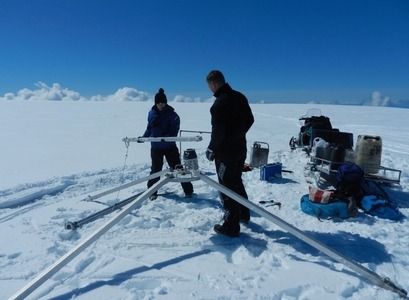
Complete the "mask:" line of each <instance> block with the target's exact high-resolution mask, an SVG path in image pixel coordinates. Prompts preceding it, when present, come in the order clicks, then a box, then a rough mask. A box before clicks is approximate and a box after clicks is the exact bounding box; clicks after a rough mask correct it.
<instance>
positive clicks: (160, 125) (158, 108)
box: [143, 88, 193, 200]
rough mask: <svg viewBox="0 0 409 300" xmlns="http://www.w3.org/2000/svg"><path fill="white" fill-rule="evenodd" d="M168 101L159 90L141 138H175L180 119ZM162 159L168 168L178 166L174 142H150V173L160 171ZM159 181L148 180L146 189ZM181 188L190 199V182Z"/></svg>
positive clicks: (183, 184) (184, 183)
mask: <svg viewBox="0 0 409 300" xmlns="http://www.w3.org/2000/svg"><path fill="white" fill-rule="evenodd" d="M167 103H168V99H167V97H166V94H165V91H164V90H163V89H162V88H160V89H159V92H158V93H157V94H156V95H155V105H154V106H152V109H151V110H150V111H149V113H148V125H147V128H146V130H145V133H144V134H143V137H170V136H177V134H178V132H179V127H180V118H179V116H178V114H177V113H176V112H175V110H174V108H173V107H172V106H170V105H168V104H167ZM163 157H165V158H166V161H167V162H168V165H169V167H170V168H172V169H174V168H175V167H176V166H177V165H180V164H181V162H180V156H179V149H178V148H177V146H176V143H175V142H165V141H161V142H151V160H152V166H151V172H150V174H153V173H157V172H159V171H161V170H162V167H163ZM158 181H159V177H157V178H154V179H150V180H148V188H150V187H151V186H152V185H154V184H155V183H156V182H158ZM181 184H182V188H183V191H184V192H185V197H186V198H190V197H192V195H193V185H192V183H191V182H182V183H181ZM156 198H157V193H154V194H153V195H152V196H151V197H150V199H151V200H155V199H156Z"/></svg>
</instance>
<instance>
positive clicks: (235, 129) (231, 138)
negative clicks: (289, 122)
mask: <svg viewBox="0 0 409 300" xmlns="http://www.w3.org/2000/svg"><path fill="white" fill-rule="evenodd" d="M206 81H207V84H208V86H209V88H210V90H211V91H212V92H213V94H214V97H216V100H215V101H214V103H213V105H212V107H211V108H210V114H211V125H212V134H211V140H210V143H209V146H208V149H207V151H206V157H207V159H208V160H210V161H213V160H214V161H215V165H216V172H217V177H218V180H219V183H220V184H222V185H223V186H225V187H226V188H228V189H230V190H232V191H233V192H236V193H237V194H239V195H240V196H242V197H243V198H246V199H248V197H247V193H246V190H245V188H244V185H243V181H242V179H241V175H242V172H243V166H244V162H245V160H246V155H247V141H246V133H247V131H248V130H249V129H250V127H251V125H253V123H254V117H253V113H252V112H251V108H250V106H249V103H248V101H247V98H246V97H245V96H244V95H243V94H242V93H240V92H238V91H235V90H233V89H232V88H231V87H230V85H229V84H228V83H226V81H225V79H224V76H223V74H222V72H220V71H217V70H213V71H211V72H210V73H209V74H208V75H207V77H206ZM220 197H221V200H222V203H223V207H224V210H225V213H224V223H223V224H222V225H219V224H216V225H215V226H214V230H215V231H216V232H217V233H221V234H225V235H228V236H231V237H236V236H238V235H239V234H240V221H242V222H245V223H247V222H249V221H250V210H249V209H248V208H247V207H245V206H244V205H241V204H240V203H238V202H237V201H235V200H233V199H231V198H230V197H228V196H226V195H224V194H223V193H221V194H220Z"/></svg>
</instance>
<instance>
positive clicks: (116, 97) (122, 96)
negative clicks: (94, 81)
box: [91, 87, 152, 101]
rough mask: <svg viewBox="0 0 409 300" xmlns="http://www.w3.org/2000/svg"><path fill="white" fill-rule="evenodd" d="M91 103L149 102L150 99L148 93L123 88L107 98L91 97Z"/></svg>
mask: <svg viewBox="0 0 409 300" xmlns="http://www.w3.org/2000/svg"><path fill="white" fill-rule="evenodd" d="M91 100H93V101H149V100H152V97H151V96H149V94H148V93H146V92H142V91H138V90H136V89H134V88H130V87H123V88H120V89H118V90H117V91H116V92H115V94H113V95H108V96H101V95H97V96H92V97H91Z"/></svg>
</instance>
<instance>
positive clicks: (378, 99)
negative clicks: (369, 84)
mask: <svg viewBox="0 0 409 300" xmlns="http://www.w3.org/2000/svg"><path fill="white" fill-rule="evenodd" d="M364 105H369V106H393V104H392V100H391V98H390V97H388V96H384V95H382V93H381V92H379V91H373V92H372V93H371V98H370V99H369V101H368V102H365V103H364Z"/></svg>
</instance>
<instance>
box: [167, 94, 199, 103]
mask: <svg viewBox="0 0 409 300" xmlns="http://www.w3.org/2000/svg"><path fill="white" fill-rule="evenodd" d="M173 101H174V102H201V99H200V97H196V98H191V97H186V96H182V95H176V96H175V98H174V99H173Z"/></svg>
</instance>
